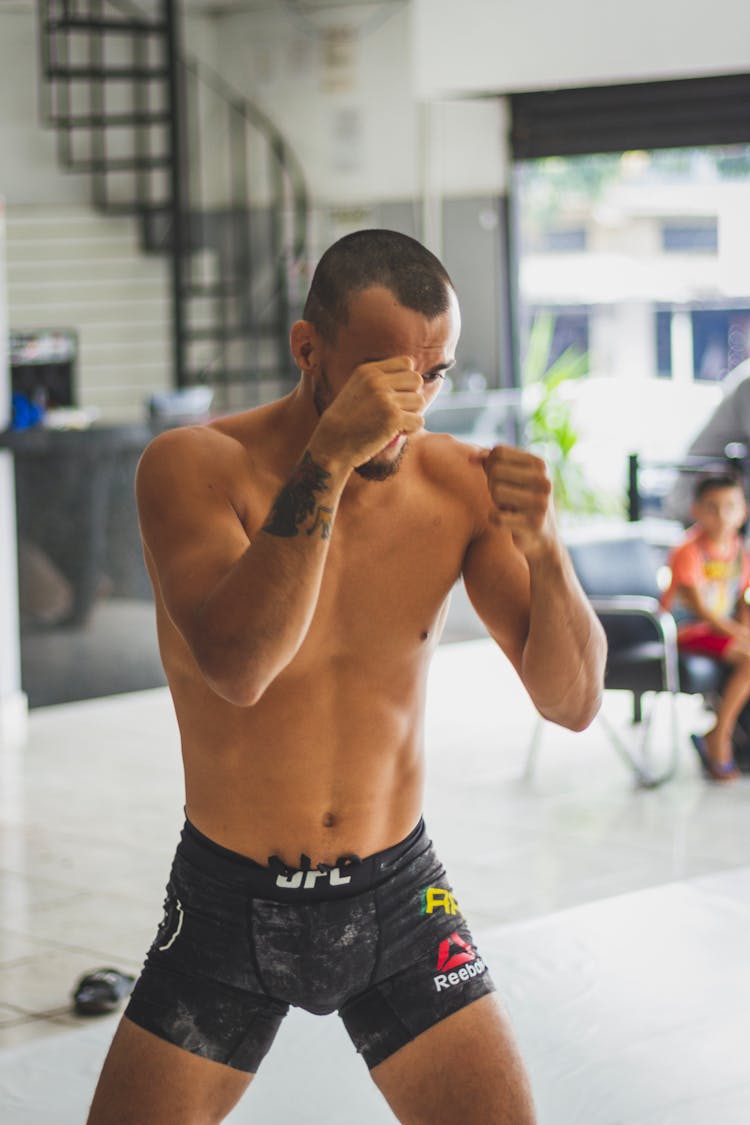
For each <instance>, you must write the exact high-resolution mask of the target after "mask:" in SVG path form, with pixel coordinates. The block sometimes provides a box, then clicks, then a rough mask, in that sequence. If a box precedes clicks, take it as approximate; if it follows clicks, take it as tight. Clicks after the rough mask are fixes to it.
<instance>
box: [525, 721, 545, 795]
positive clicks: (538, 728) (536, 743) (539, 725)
mask: <svg viewBox="0 0 750 1125" xmlns="http://www.w3.org/2000/svg"><path fill="white" fill-rule="evenodd" d="M545 722H546V720H545V719H543V718H542V716H541V715H537V717H536V723H535V724H534V730H533V731H532V733H531V740H530V742H529V748H528V750H527V751H526V761H525V762H524V764H523V769H522V770H521V780H522V781H531V777H532V774H533V773H534V767H535V765H536V759H537V757H538V755H539V748H540V746H541V745H542V734H543V733H544V724H545Z"/></svg>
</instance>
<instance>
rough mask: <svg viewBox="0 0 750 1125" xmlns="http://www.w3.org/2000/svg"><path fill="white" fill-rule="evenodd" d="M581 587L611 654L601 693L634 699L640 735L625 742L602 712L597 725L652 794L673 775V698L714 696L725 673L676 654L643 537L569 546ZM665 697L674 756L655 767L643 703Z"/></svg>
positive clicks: (676, 740)
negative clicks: (623, 694)
mask: <svg viewBox="0 0 750 1125" xmlns="http://www.w3.org/2000/svg"><path fill="white" fill-rule="evenodd" d="M568 551H569V553H570V556H571V559H572V561H573V566H574V567H575V570H576V573H577V575H578V578H579V581H580V583H581V585H582V586H583V589H584V591H585V592H586V594H587V595H588V597H589V599H590V601H591V604H592V606H593V608H594V610H595V611H596V614H597V616H598V618H599V620H600V621H601V623H602V625H603V626H604V631H605V633H606V634H607V642H608V645H609V652H608V656H607V668H606V674H605V684H604V686H605V688H607V689H611V690H615V691H628V692H631V693H632V696H633V724H634V726H635V727H636V728H639V731H640V737H639V738H636V739H634V740H633V742H632V743H631V742H630V741H629V740H627V739H624V738H623V737H622V736H621V735H620V733H619V732H618V730H617V729H616V728H615V727H614V726H613V725H612V723H611V722H610V721H609V720H608V719H607V718H606V716H605V715H604V714H600V715H599V721H600V722H601V724H602V726H603V727H604V729H605V730H606V732H607V734H608V736H609V738H610V740H611V742H612V744H613V746H614V747H615V749H616V750H617V752H618V753H619V754H620V756H621V757H622V758H623V760H624V761H625V762H626V763H627V765H628V767H629V768H630V769H631V770H632V772H633V774H634V775H635V778H636V780H637V782H638V784H639V785H641V786H644V787H646V788H654V787H656V786H657V785H662V784H663V783H664V782H665V781H668V780H669V779H670V778H671V777H672V776H673V775H674V773H675V771H676V769H677V765H678V761H679V755H680V745H681V742H680V732H679V725H678V715H677V696H678V694H679V693H680V692H684V693H686V694H688V695H694V694H700V695H703V696H704V697H705V696H708V697H709V698H710V697H711V696H712V695H715V694H716V693H718V692H719V691H720V689H721V685H722V681H723V678H724V669H723V668H722V666H721V665H720V664H718V663H717V662H716V661H714V660H711V659H710V658H709V657H705V656H698V655H695V654H692V653H691V654H685V653H679V652H678V650H677V628H676V625H675V621H674V618H673V616H672V614H671V613H667V612H665V611H664V610H662V609H661V607H660V605H659V586H658V582H657V571H658V566H659V560H658V558H657V557H656V551H655V548H653V547H651V546H650V545H649V544H648V543H647V542H646V541H645V540H644V539H643V538H639V537H636V536H631V535H628V536H625V535H622V536H619V537H617V538H601V539H597V540H591V541H588V542H580V543H572V544H568ZM651 692H657V693H662V692H665V693H667V694H668V695H669V696H670V704H671V753H670V756H669V761H668V764H667V765H666V767H661V768H655V767H654V765H653V764H652V762H651V756H650V745H649V743H650V738H649V736H650V734H651V719H652V718H653V713H654V707H653V706H652V707H650V708H649V710H648V712H644V708H643V697H644V696H645V695H646V694H648V693H651ZM540 734H541V730H540V728H538V729H537V731H536V732H535V735H534V738H533V739H532V746H531V747H530V749H529V754H528V758H527V763H526V770H525V772H526V775H527V776H529V775H530V773H531V769H532V768H533V761H534V757H535V755H536V753H537V751H538V743H539V738H540Z"/></svg>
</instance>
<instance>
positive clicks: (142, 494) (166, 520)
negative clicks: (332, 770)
mask: <svg viewBox="0 0 750 1125" xmlns="http://www.w3.org/2000/svg"><path fill="white" fill-rule="evenodd" d="M242 456H243V454H242V451H241V448H240V447H235V443H234V441H233V439H231V438H227V437H225V436H224V435H222V434H218V433H216V432H215V431H212V430H210V429H203V430H201V429H195V430H191V431H185V430H183V431H174V432H170V433H168V434H164V435H162V436H161V437H160V438H157V439H156V441H154V442H152V444H151V445H150V446H149V447H148V449H147V450H146V452H145V453H144V455H143V457H142V459H141V463H140V465H139V467H138V474H137V478H136V491H137V498H138V511H139V518H140V524H141V534H142V536H143V541H144V546H145V550H146V552H147V555H148V556H149V560H150V563H151V570H152V573H154V574H155V575H156V578H157V580H158V584H159V590H160V594H161V597H162V600H163V602H164V605H165V608H166V610H167V613H168V614H169V616H170V618H171V620H172V622H173V623H174V624H175V626H176V627H177V628H178V629H179V631H180V633H181V634H182V636H183V637H184V639H185V640H186V642H187V644H188V646H189V648H190V650H191V652H192V654H193V656H194V658H195V660H196V662H197V664H198V667H199V668H200V671H201V673H202V675H203V676H204V678H205V679H206V681H207V682H208V684H209V685H210V687H211V688H212V689H213V690H214V691H215V692H216V693H217V694H218V695H220V696H222V697H223V698H224V699H226V700H227V701H228V702H230V703H233V704H235V705H237V706H250V705H251V704H253V703H255V702H257V700H258V699H259V698H260V697H261V696H262V694H263V692H264V691H265V689H266V688H267V687H268V685H269V684H270V683H271V682H272V681H273V680H274V679H275V677H276V676H277V675H278V674H279V672H280V671H282V670H283V668H285V667H286V666H287V664H288V663H289V662H290V661H291V660H292V658H293V657H294V656H295V654H296V652H297V651H298V649H299V647H300V645H301V644H302V641H303V640H304V638H305V636H306V634H307V630H308V628H309V625H310V621H311V619H312V615H313V613H314V611H315V607H316V605H317V599H318V594H319V591H320V584H321V581H322V576H323V572H324V568H325V561H326V558H327V555H328V548H329V543H330V535H331V530H332V526H333V521H334V518H335V514H336V509H337V507H338V501H339V498H340V495H341V492H342V490H343V488H344V485H345V483H346V480H347V479H348V476H349V472H350V470H349V469H348V467H347V466H346V465H345V464H343V463H341V462H335V461H333V460H331V459H329V458H324V457H320V456H318V457H316V454H315V450H314V447H313V448H312V449H310V448H308V449H307V450H306V451H305V453H304V454H303V457H302V459H301V460H300V462H299V463H298V465H297V466H296V467H295V468H294V470H293V471H292V473H291V475H290V477H289V479H288V480H287V481H286V482H285V484H284V485H283V486H282V488H281V490H280V491H279V493H278V495H277V496H276V499H275V501H274V503H273V505H272V507H271V510H270V512H269V513H268V515H267V517H266V519H265V522H264V525H263V527H262V528H261V529H260V530H259V531H258V533H257V534H254V535H253V537H252V542H251V540H250V538H249V537H248V534H247V532H246V530H245V527H244V524H243V521H242V519H241V515H240V513H239V512H238V511H237V510H236V508H235V506H234V505H233V503H232V501H231V497H232V496H233V495H236V494H237V492H238V488H237V484H238V481H237V477H238V474H239V473H241V472H243V471H244V472H247V468H246V465H243V464H241V463H240V461H241V459H242Z"/></svg>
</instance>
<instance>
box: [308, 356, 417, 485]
mask: <svg viewBox="0 0 750 1125" xmlns="http://www.w3.org/2000/svg"><path fill="white" fill-rule="evenodd" d="M425 405H426V403H425V396H424V393H423V384H422V377H421V376H420V375H419V374H418V373H417V372H416V371H415V370H414V366H413V364H412V361H411V359H410V358H409V357H408V356H394V357H392V358H389V359H384V360H378V361H374V362H371V363H363V364H360V366H359V367H355V369H354V370H353V371H352V373H351V375H350V376H349V377H348V379H347V380H346V382H345V384H344V385H343V387H342V388H341V390H340V391H339V392H338V394H337V395H336V396H335V398H334V399H333V400H332V402H331V403H330V405H326V407H325V409H324V411H323V414H322V416H321V419H320V422H319V424H318V428H317V432H316V445H317V444H321V443H323V444H324V448H326V449H327V450H330V451H331V453H334V454H335V455H338V456H342V457H344V458H346V460H347V461H348V462H349V463H350V464H351V465H352V466H353V467H356V466H358V465H362V464H363V463H364V462H365V461H368V460H369V459H370V458H372V457H374V456H375V455H376V454H378V453H380V451H381V450H382V449H384V448H385V447H386V446H387V445H388V444H389V443H390V442H392V441H394V440H395V439H396V438H397V437H398V436H399V435H400V434H406V435H408V434H412V433H415V432H416V431H417V430H420V429H421V428H422V426H423V425H424V419H423V417H422V414H423V411H424V409H425Z"/></svg>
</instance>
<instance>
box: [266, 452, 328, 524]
mask: <svg viewBox="0 0 750 1125" xmlns="http://www.w3.org/2000/svg"><path fill="white" fill-rule="evenodd" d="M330 475H331V474H330V473H327V472H326V471H325V469H322V468H321V467H320V465H316V464H315V462H314V461H313V459H312V457H311V456H310V454H309V453H305V455H304V456H303V458H302V460H301V461H300V463H299V465H297V467H296V468H295V469H294V471H293V472H292V475H291V476H290V478H289V480H288V481H287V482H286V484H285V485H284V487H283V488H282V490H281V492H280V493H279V494H278V496H277V497H276V499H275V500H274V504H273V507H272V508H271V514H270V516H269V518H268V522H267V523H266V524H265V526H264V528H263V530H264V531H267V532H268V534H269V535H278V536H280V537H281V538H282V539H291V538H292V537H293V536H295V535H299V533H300V528H301V526H302V524H303V523H304V522H305V520H307V519H310V517H314V519H313V523H312V526H311V527H308V528H307V532H306V533H307V535H313V534H314V533H315V532H316V531H317V532H318V533H319V535H320V538H321V539H328V538H330V535H331V523H332V521H333V508H327V507H325V505H323V504H319V503H318V502H317V499H316V496H315V494H316V493H317V492H326V491H327V489H328V484H327V482H328V480H329V478H330Z"/></svg>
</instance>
